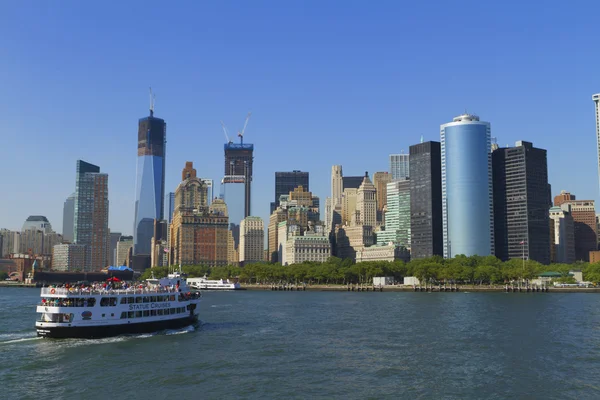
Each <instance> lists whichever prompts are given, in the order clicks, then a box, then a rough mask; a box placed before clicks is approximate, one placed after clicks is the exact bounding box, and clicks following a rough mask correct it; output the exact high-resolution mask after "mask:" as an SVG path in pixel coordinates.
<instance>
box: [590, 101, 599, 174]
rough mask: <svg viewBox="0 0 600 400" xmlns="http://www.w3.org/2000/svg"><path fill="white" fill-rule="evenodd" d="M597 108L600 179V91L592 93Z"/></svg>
mask: <svg viewBox="0 0 600 400" xmlns="http://www.w3.org/2000/svg"><path fill="white" fill-rule="evenodd" d="M592 100H593V101H594V105H595V109H596V147H597V151H598V179H600V93H597V94H595V95H592Z"/></svg>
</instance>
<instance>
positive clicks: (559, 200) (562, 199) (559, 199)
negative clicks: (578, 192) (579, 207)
mask: <svg viewBox="0 0 600 400" xmlns="http://www.w3.org/2000/svg"><path fill="white" fill-rule="evenodd" d="M574 200H576V197H575V195H574V194H571V193H569V192H567V191H566V190H561V191H560V194H557V195H556V196H554V206H556V207H560V206H561V205H562V204H563V203H566V202H568V201H574Z"/></svg>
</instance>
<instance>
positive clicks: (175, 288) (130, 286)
mask: <svg viewBox="0 0 600 400" xmlns="http://www.w3.org/2000/svg"><path fill="white" fill-rule="evenodd" d="M48 288H50V289H67V290H68V291H69V292H71V293H79V292H81V293H82V294H84V293H91V292H107V291H111V290H138V289H142V290H144V289H149V290H152V291H157V292H161V293H163V292H165V293H169V292H179V291H180V289H179V285H171V286H159V287H158V288H157V287H155V286H152V285H150V284H148V283H147V282H132V283H127V282H94V283H91V284H90V283H81V284H71V283H65V284H62V285H49V286H48Z"/></svg>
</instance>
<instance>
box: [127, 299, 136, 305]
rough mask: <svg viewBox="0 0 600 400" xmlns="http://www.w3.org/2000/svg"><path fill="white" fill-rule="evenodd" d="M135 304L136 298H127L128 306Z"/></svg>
mask: <svg viewBox="0 0 600 400" xmlns="http://www.w3.org/2000/svg"><path fill="white" fill-rule="evenodd" d="M133 302H135V297H128V298H127V304H132V303H133Z"/></svg>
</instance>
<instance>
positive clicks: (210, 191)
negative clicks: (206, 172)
mask: <svg viewBox="0 0 600 400" xmlns="http://www.w3.org/2000/svg"><path fill="white" fill-rule="evenodd" d="M200 180H201V181H202V182H204V184H206V199H207V202H206V203H207V204H208V205H209V206H210V205H211V204H212V202H213V200H214V197H215V192H214V186H215V184H214V181H213V180H212V179H210V178H200Z"/></svg>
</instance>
